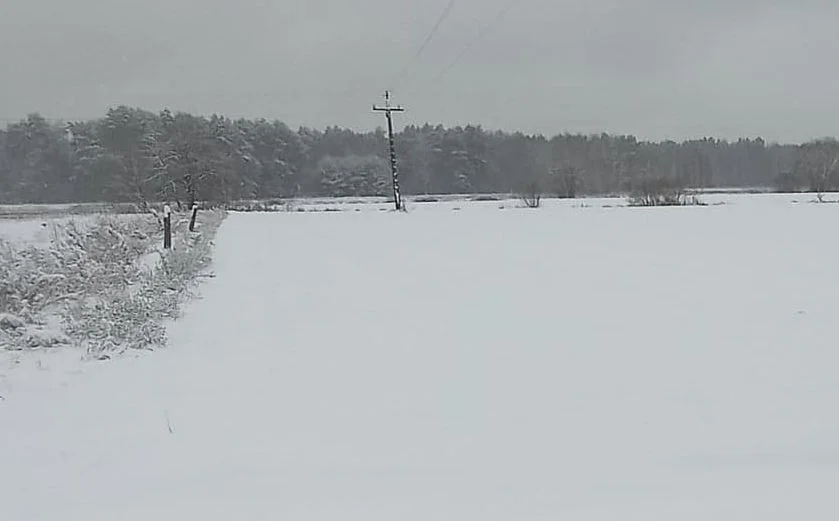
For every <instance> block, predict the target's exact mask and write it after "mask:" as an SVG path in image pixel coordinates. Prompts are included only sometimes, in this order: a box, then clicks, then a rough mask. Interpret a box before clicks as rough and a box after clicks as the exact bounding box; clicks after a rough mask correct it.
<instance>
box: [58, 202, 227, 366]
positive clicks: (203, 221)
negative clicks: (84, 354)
mask: <svg viewBox="0 0 839 521" xmlns="http://www.w3.org/2000/svg"><path fill="white" fill-rule="evenodd" d="M224 217H225V213H224V212H223V211H221V210H214V211H211V212H206V211H205V212H201V213H200V214H199V216H198V224H199V228H198V229H199V230H200V231H199V232H194V233H190V232H189V231H188V229H187V228H188V220H183V219H182V220H176V221H175V224H174V225H173V228H174V229H173V232H172V236H173V245H172V249H171V250H165V251H164V250H158V251H157V254H158V255H159V256H160V259H161V260H160V263H159V265H158V266H157V267H156V268H155V269H153V270H151V271H144V270H142V269H141V268H140V267H138V265H137V264H138V263H136V262H134V263H133V264H132V267H131V268H129V271H131V275H130V276H129V277H127V278H126V280H125V281H124V282H123V284H121V285H120V284H117V285H114V286H111V287H109V288H108V289H106V290H105V291H101V292H99V293H97V294H95V295H90V296H89V297H88V298H87V299H86V300H84V301H79V302H77V303H76V304H75V305H74V306H71V307H70V308H69V311H68V318H69V320H67V323H68V333H69V334H70V335H71V336H73V337H74V338H77V339H79V340H80V343H81V344H82V345H83V346H84V347H85V348H86V349H87V350H88V351H89V352H92V353H102V352H104V351H114V350H126V349H151V348H154V347H159V346H162V345H164V344H165V343H166V328H165V325H164V321H165V320H168V319H174V318H177V317H178V315H179V314H180V307H181V305H182V304H183V302H184V301H185V300H186V299H187V298H188V297H189V296H190V293H191V292H190V290H191V289H192V288H193V286H194V284H195V283H196V281H197V279H198V277H199V275H200V274H201V272H202V271H203V270H204V269H206V267H207V266H208V265H209V262H210V260H211V253H212V238H213V236H214V235H215V232H216V230H217V229H218V227H219V225H220V224H221V222H222V220H223V219H224ZM173 220H174V219H173ZM146 251H147V250H139V251H138V252H137V253H138V254H140V253H145V252H146ZM137 256H139V255H137ZM137 256H135V258H136V257H137Z"/></svg>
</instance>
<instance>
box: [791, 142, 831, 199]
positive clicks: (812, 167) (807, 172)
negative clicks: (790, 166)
mask: <svg viewBox="0 0 839 521" xmlns="http://www.w3.org/2000/svg"><path fill="white" fill-rule="evenodd" d="M796 172H797V174H798V176H799V177H800V178H801V179H807V180H808V181H809V184H810V187H809V189H810V191H811V192H815V193H816V197H817V198H818V200H819V202H824V194H825V192H830V191H833V190H835V189H836V188H837V186H839V141H837V140H836V139H833V138H825V139H819V140H815V141H811V142H809V143H805V144H803V145H801V146H800V147H799V157H798V162H797V164H796Z"/></svg>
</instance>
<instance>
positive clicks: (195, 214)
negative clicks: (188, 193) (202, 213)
mask: <svg viewBox="0 0 839 521" xmlns="http://www.w3.org/2000/svg"><path fill="white" fill-rule="evenodd" d="M196 217H198V204H197V203H193V204H192V217H190V218H189V231H191V232H194V231H195V218H196Z"/></svg>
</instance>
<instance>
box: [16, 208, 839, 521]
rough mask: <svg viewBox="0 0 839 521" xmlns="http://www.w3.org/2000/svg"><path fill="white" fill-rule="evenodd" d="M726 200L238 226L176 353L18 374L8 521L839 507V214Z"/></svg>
mask: <svg viewBox="0 0 839 521" xmlns="http://www.w3.org/2000/svg"><path fill="white" fill-rule="evenodd" d="M717 197H718V199H716V200H722V201H725V202H727V203H728V204H725V205H721V206H708V207H688V208H654V209H641V208H603V207H602V206H603V204H600V203H599V202H596V201H568V202H556V201H549V202H547V203H546V206H545V207H544V208H542V209H539V210H526V209H518V208H513V206H514V204H510V203H509V202H508V203H506V205H505V208H506V209H504V210H500V209H499V208H498V207H499V203H480V204H479V203H445V204H429V205H419V204H417V205H413V206H412V207H411V208H412V211H411V212H410V213H408V214H394V213H392V212H379V211H360V212H333V213H330V212H322V213H314V212H312V213H277V214H257V213H254V214H233V215H230V217H228V219H227V221H226V222H225V223H224V224H223V225H222V228H221V230H220V233H219V236H218V238H217V248H216V253H215V264H214V271H215V273H216V274H217V277H216V278H214V279H212V280H209V281H207V282H206V284H205V285H204V286H203V290H202V294H203V298H202V299H201V300H198V301H195V302H194V303H192V304H191V305H190V306H189V308H188V309H187V315H186V316H185V317H184V318H183V319H181V320H179V321H177V322H175V323H174V324H172V326H171V328H170V332H169V333H170V348H169V349H167V350H164V351H158V352H155V353H151V354H143V355H133V356H131V357H126V358H124V359H117V360H113V361H111V362H108V363H100V362H92V363H88V364H84V365H81V366H78V367H76V368H74V369H73V370H64V369H60V368H59V367H60V366H50V365H49V364H40V367H39V366H38V364H35V365H32V364H29V365H27V366H26V367H21V366H18V367H15V368H9V367H6V366H0V375H2V374H5V377H6V380H5V384H2V383H0V395H2V396H3V398H2V399H0V518H2V519H9V520H16V521H18V520H19V521H36V520H37V521H40V520H60V521H69V520H85V521H89V520H111V519H120V520H142V521H147V520H150V519H155V520H162V519H167V520H168V519H172V520H186V519H201V520H204V521H207V520H230V519H242V520H248V521H251V520H324V521H327V520H329V521H334V520H365V521H378V520H388V521H392V520H401V521H406V520H408V521H411V520H417V521H419V520H422V521H429V520H440V521H442V520H447V521H448V520H451V521H466V520H482V521H486V520H505V521H506V520H536V519H540V520H541V519H544V520H548V519H550V520H556V519H568V520H586V521H606V520H608V521H613V520H620V521H625V520H638V521H640V520H644V521H649V520H662V521H664V520H667V521H670V520H680V521H685V520H696V521H699V520H702V521H708V520H714V521H730V520H738V521H740V520H742V521H745V520H758V519H759V520H761V521H766V520H784V521H787V520H790V519H803V520H807V521H816V520H834V519H837V518H839V502H837V500H836V492H835V490H836V484H837V483H839V416H837V415H836V414H835V412H834V409H833V407H835V406H836V404H837V403H839V369H837V367H838V364H839V351H837V348H836V346H837V345H839V342H837V340H839V335H837V331H838V330H837V327H836V326H837V320H839V297H837V292H836V288H837V287H839V284H838V283H839V271H837V266H839V245H837V243H836V240H835V229H836V223H837V222H839V205H834V204H824V205H818V204H805V203H804V201H805V200H806V196H800V197H799V198H800V199H801V201H802V202H801V203H800V204H793V203H792V202H790V201H791V199H794V197H789V196H729V195H721V196H717ZM706 199H707V200H708V201H709V202H714V201H715V199H714V198H712V197H710V196H709V197H707V198H706ZM618 202H620V201H618ZM581 203H585V204H586V206H587V207H579V206H580V204H581ZM613 203H614V201H613ZM604 204H608V203H604ZM501 205H504V204H501ZM455 208H460V210H459V211H455ZM31 356H36V357H37V356H39V355H38V354H33V355H31ZM30 368H31V369H30ZM0 378H2V377H0ZM2 381H3V380H1V379H0V382H2Z"/></svg>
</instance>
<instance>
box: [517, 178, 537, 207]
mask: <svg viewBox="0 0 839 521" xmlns="http://www.w3.org/2000/svg"><path fill="white" fill-rule="evenodd" d="M519 198H520V199H521V202H522V203H524V205H525V206H526V207H527V208H539V207H540V206H542V187H541V185H540V184H539V182H538V181H532V182H530V183H528V184H527V186H525V188H524V190H523V191H522V193H521V194H519Z"/></svg>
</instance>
